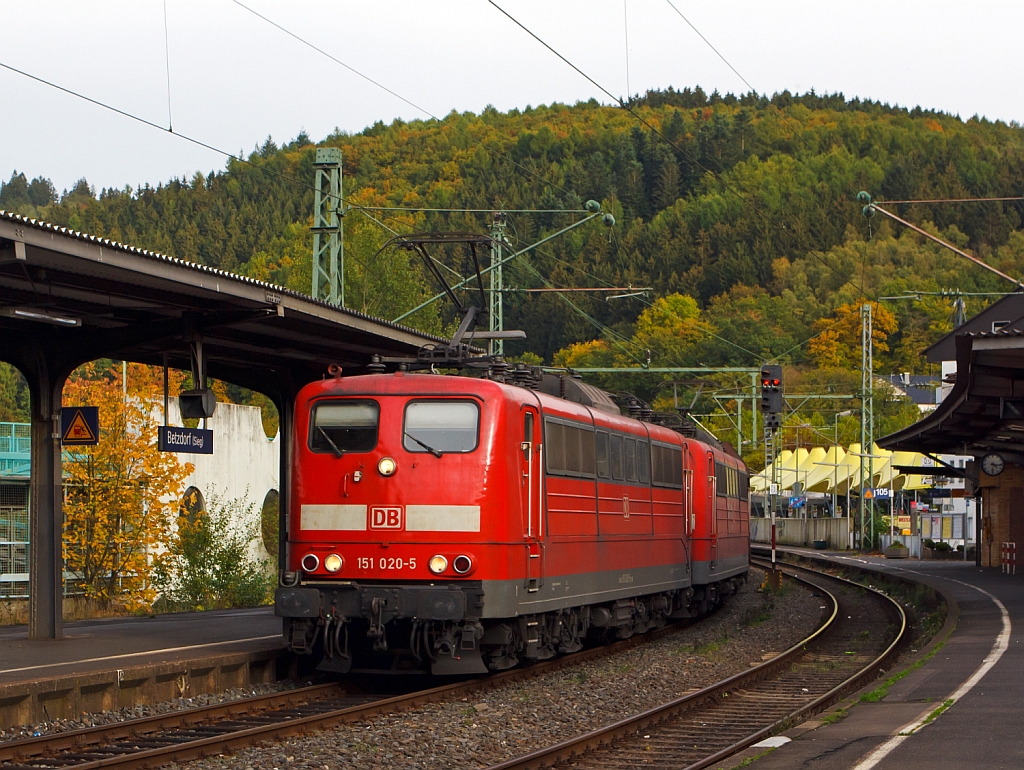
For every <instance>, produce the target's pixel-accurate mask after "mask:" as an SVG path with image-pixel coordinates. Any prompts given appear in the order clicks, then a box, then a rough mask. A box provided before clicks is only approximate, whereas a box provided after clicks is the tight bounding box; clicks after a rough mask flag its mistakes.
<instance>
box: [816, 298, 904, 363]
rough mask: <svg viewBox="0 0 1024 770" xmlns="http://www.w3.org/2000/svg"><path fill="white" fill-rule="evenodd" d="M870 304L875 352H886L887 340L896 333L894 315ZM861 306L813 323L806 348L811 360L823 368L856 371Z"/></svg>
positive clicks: (841, 309) (840, 310)
mask: <svg viewBox="0 0 1024 770" xmlns="http://www.w3.org/2000/svg"><path fill="white" fill-rule="evenodd" d="M870 304H871V339H872V341H873V344H874V350H875V351H876V353H878V352H883V353H884V352H886V351H888V350H889V346H888V345H887V344H886V340H888V339H889V335H890V334H892V333H893V332H895V331H896V328H897V323H896V316H894V315H893V314H892V313H891V312H889V310H887V309H886V308H885V307H883V306H882V305H880V304H878V303H877V302H872V303H870ZM860 309H861V304H859V303H856V302H851V303H850V304H848V305H843V306H841V307H839V308H837V309H836V312H835V315H834V316H833V317H832V318H821V319H818V320H817V321H815V322H814V327H813V328H814V331H815V332H817V333H818V334H817V336H816V337H815V338H814V339H813V340H811V342H810V344H809V345H808V346H807V351H808V353H809V354H810V356H811V358H812V359H813V360H814V362H815V363H816V364H817V365H818V367H819V368H822V369H830V368H831V369H835V368H839V367H842V368H846V369H857V368H859V367H860V358H861V317H860Z"/></svg>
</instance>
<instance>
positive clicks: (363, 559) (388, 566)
mask: <svg viewBox="0 0 1024 770" xmlns="http://www.w3.org/2000/svg"><path fill="white" fill-rule="evenodd" d="M356 565H357V566H358V567H359V569H382V570H399V569H416V557H415V556H412V557H410V558H408V559H403V558H402V557H401V556H398V557H395V556H380V557H378V558H376V559H375V558H374V557H372V556H360V557H359V558H358V559H356Z"/></svg>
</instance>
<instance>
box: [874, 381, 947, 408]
mask: <svg viewBox="0 0 1024 770" xmlns="http://www.w3.org/2000/svg"><path fill="white" fill-rule="evenodd" d="M884 379H885V380H886V382H888V383H889V385H891V386H892V389H893V390H894V391H896V393H897V394H899V395H901V396H904V397H906V398H909V399H910V400H911V401H913V402H914V403H915V404H917V408H918V409H920V410H921V411H922V412H930V411H931V410H932V409H934V408H935V405H936V404H937V403H938V397H939V388H940V386H941V385H942V381H941V378H939V377H937V376H935V375H931V374H910V373H905V374H890V375H888V376H887V377H885V378H884Z"/></svg>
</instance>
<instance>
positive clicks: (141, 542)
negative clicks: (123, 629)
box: [63, 363, 192, 609]
mask: <svg viewBox="0 0 1024 770" xmlns="http://www.w3.org/2000/svg"><path fill="white" fill-rule="evenodd" d="M63 403H64V405H65V406H82V405H91V406H98V407H99V415H100V441H99V444H98V445H96V446H88V447H74V448H69V449H68V450H66V451H65V454H64V479H65V502H64V561H65V567H66V569H67V570H68V571H70V572H72V573H74V574H75V575H77V576H78V578H79V579H80V581H81V583H82V584H83V586H84V588H85V592H86V595H87V596H89V597H91V598H94V599H97V600H99V601H101V602H112V601H117V602H119V603H121V604H124V605H125V606H127V607H128V608H130V609H138V608H143V607H148V606H150V605H151V604H152V602H153V599H154V598H155V595H156V591H155V589H154V588H153V585H152V580H151V572H152V566H153V564H152V557H153V553H154V551H155V549H157V548H159V547H160V546H161V544H163V543H164V542H165V541H166V539H167V534H168V526H169V522H170V521H171V517H172V516H173V515H174V514H175V513H176V512H177V508H178V501H179V500H180V497H181V493H182V483H183V481H184V479H185V478H186V477H187V476H188V474H190V473H191V472H192V466H191V464H187V463H186V464H184V465H183V464H181V463H179V462H178V458H177V456H176V455H174V454H170V453H164V452H160V451H158V449H157V436H156V433H157V425H158V419H157V418H158V417H159V415H158V414H157V415H154V410H158V409H159V406H160V404H161V403H162V401H161V385H160V383H159V381H158V379H157V377H156V376H155V372H154V370H152V369H150V368H148V367H144V366H140V365H135V364H133V365H131V366H130V367H129V369H128V388H127V392H125V389H124V383H123V381H122V378H121V372H120V369H119V368H117V367H109V368H107V367H104V366H103V365H100V364H96V363H91V364H86V365H85V366H83V367H80V368H79V369H78V370H77V371H76V372H75V373H74V374H73V375H72V377H71V378H69V380H68V382H67V384H66V385H65V387H64V395H63Z"/></svg>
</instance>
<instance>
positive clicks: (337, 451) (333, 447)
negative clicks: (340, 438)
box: [316, 425, 345, 457]
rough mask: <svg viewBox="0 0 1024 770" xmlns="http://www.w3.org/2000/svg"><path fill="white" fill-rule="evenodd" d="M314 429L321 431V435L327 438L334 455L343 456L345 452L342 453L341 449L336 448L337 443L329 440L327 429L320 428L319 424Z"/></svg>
mask: <svg viewBox="0 0 1024 770" xmlns="http://www.w3.org/2000/svg"><path fill="white" fill-rule="evenodd" d="M316 429H317V430H318V431H320V432H321V433H322V434H323V437H324V438H325V439H327V443H328V444H330V445H331V449H333V450H334V454H335V455H336V456H337V457H342V456H343V455H344V454H345V453H344V452H342V451H341V450H340V449H338V445H337V444H335V443H334V442H333V441H331V437H330V436H328V435H327V431H325V430H324V429H323V428H322V427H321V426H319V425H317V426H316Z"/></svg>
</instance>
